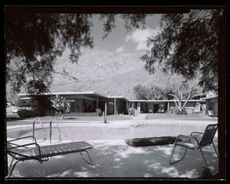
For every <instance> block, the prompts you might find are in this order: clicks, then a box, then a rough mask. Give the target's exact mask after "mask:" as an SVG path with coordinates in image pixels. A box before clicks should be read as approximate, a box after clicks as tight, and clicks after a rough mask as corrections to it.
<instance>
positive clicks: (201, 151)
mask: <svg viewBox="0 0 230 184" xmlns="http://www.w3.org/2000/svg"><path fill="white" fill-rule="evenodd" d="M200 153H201V155H202V157H203V160H204V163H205V165H206V167H207V168H208V163H207V161H206V158H205V156H204V153H203V150H202V149H201V148H200Z"/></svg>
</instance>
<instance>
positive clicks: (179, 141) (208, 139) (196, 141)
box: [169, 124, 219, 168]
mask: <svg viewBox="0 0 230 184" xmlns="http://www.w3.org/2000/svg"><path fill="white" fill-rule="evenodd" d="M216 131H217V124H209V125H207V127H206V129H205V131H204V132H203V133H202V132H192V133H191V134H190V136H185V135H178V136H177V138H176V141H175V143H174V146H173V149H172V153H171V157H170V160H169V164H170V165H172V164H175V163H177V162H180V161H181V160H183V159H184V157H185V155H186V152H187V150H188V149H190V150H197V151H200V153H201V155H202V158H203V160H204V163H205V165H206V167H207V168H208V163H207V160H206V158H205V156H204V153H203V150H202V148H204V147H207V146H210V145H211V144H212V145H213V147H214V150H215V153H216V155H217V157H218V158H219V155H218V153H217V149H216V147H215V145H214V143H213V138H214V136H215V133H216ZM177 146H180V147H184V148H185V151H184V154H183V156H182V157H181V158H180V159H178V160H174V161H173V154H174V151H175V148H176V147H177Z"/></svg>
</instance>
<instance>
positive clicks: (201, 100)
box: [129, 99, 205, 102]
mask: <svg viewBox="0 0 230 184" xmlns="http://www.w3.org/2000/svg"><path fill="white" fill-rule="evenodd" d="M129 101H130V102H174V100H134V99H133V100H129ZM182 101H185V100H182ZM189 102H205V100H203V99H200V100H193V99H191V100H189Z"/></svg>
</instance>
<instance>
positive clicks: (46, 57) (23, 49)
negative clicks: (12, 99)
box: [5, 10, 93, 92]
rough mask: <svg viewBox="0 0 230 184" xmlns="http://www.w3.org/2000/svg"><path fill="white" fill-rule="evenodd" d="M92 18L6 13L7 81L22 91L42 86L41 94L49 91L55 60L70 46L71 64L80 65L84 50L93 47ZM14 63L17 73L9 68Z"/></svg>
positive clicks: (40, 88) (77, 15) (85, 16)
mask: <svg viewBox="0 0 230 184" xmlns="http://www.w3.org/2000/svg"><path fill="white" fill-rule="evenodd" d="M90 18H91V15H87V14H45V13H43V14H41V13H32V12H18V11H15V12H13V11H10V10H9V11H6V19H5V21H6V26H5V34H6V38H7V39H6V63H7V74H8V75H7V80H10V81H11V82H12V83H13V87H14V89H15V90H16V91H19V90H20V87H21V86H22V85H23V84H26V88H27V89H31V87H33V88H37V87H38V88H39V90H38V92H44V91H47V90H48V86H49V84H50V83H51V81H52V72H53V71H54V69H53V64H54V62H55V58H56V57H57V56H60V55H61V54H62V52H63V51H64V49H65V48H66V47H69V48H70V50H71V54H70V59H71V61H72V62H77V60H78V58H79V56H80V48H81V47H85V46H88V47H92V46H93V40H92V37H91V35H90V33H91V32H90V28H91V26H92V24H91V22H90ZM12 62H15V65H16V67H17V69H16V70H10V69H9V68H10V67H9V65H10V64H12ZM28 91H33V90H32V89H31V90H28Z"/></svg>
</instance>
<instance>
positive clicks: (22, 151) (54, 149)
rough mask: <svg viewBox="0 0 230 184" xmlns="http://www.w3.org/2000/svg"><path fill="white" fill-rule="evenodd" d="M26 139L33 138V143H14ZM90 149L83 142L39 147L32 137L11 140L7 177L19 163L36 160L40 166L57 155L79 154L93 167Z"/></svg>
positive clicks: (8, 147)
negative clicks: (10, 158)
mask: <svg viewBox="0 0 230 184" xmlns="http://www.w3.org/2000/svg"><path fill="white" fill-rule="evenodd" d="M27 138H33V140H34V142H32V143H27V144H18V143H17V144H16V143H15V141H18V140H22V139H27ZM31 146H32V147H31ZM92 148H93V146H92V145H91V144H89V143H87V142H85V141H78V142H71V143H62V144H55V145H46V146H40V145H39V144H38V143H37V141H36V138H35V137H34V136H26V137H21V138H17V139H13V140H10V141H7V154H8V155H10V156H11V157H12V158H13V159H12V161H11V164H10V167H9V175H8V176H10V175H11V174H12V172H13V170H14V168H15V166H16V164H17V163H18V162H20V161H25V160H37V161H39V162H40V163H41V164H42V162H44V161H48V160H49V158H50V157H53V156H57V155H64V154H68V153H76V152H79V153H80V155H81V156H82V158H83V159H84V160H85V161H86V162H87V163H88V164H90V165H94V163H93V161H92V159H91V156H90V153H89V151H88V150H89V149H92ZM83 152H85V153H86V154H87V156H88V159H87V158H86V157H85V156H84V155H83ZM14 161H15V162H14ZM13 162H14V164H13Z"/></svg>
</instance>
